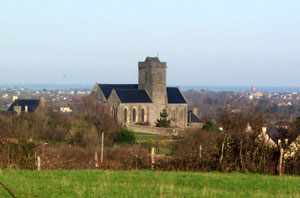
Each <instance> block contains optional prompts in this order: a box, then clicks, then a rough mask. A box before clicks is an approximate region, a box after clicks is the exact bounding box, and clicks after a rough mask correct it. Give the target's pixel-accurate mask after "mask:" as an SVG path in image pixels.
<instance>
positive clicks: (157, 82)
mask: <svg viewBox="0 0 300 198" xmlns="http://www.w3.org/2000/svg"><path fill="white" fill-rule="evenodd" d="M166 69H167V63H166V62H160V60H159V59H158V57H147V58H146V60H145V61H144V62H139V63H138V70H139V72H138V75H139V76H138V77H139V78H138V84H99V83H96V85H95V86H94V88H93V90H92V93H91V95H92V96H93V97H94V98H96V99H97V100H98V101H100V102H102V103H105V104H107V105H109V107H110V109H111V114H112V116H113V117H114V118H115V119H117V120H118V121H119V122H120V123H122V124H124V125H133V124H148V125H152V126H154V125H155V124H156V121H157V119H159V118H160V113H161V112H162V111H163V110H166V111H167V113H168V117H169V119H170V120H171V125H172V126H174V127H181V128H183V127H186V126H187V118H188V116H187V114H188V105H187V101H186V99H185V98H184V96H183V94H182V93H181V91H180V90H179V89H178V87H167V86H166Z"/></svg>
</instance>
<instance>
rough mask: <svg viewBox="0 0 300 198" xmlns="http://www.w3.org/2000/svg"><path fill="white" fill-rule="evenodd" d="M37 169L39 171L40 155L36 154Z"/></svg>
mask: <svg viewBox="0 0 300 198" xmlns="http://www.w3.org/2000/svg"><path fill="white" fill-rule="evenodd" d="M37 170H38V171H40V170H41V157H40V156H37Z"/></svg>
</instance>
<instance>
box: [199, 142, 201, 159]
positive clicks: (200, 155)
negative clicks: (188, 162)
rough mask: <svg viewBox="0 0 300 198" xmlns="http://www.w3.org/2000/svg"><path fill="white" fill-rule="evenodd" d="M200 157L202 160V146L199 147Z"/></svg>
mask: <svg viewBox="0 0 300 198" xmlns="http://www.w3.org/2000/svg"><path fill="white" fill-rule="evenodd" d="M199 157H200V159H201V158H202V146H201V145H200V146H199Z"/></svg>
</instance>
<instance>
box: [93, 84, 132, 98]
mask: <svg viewBox="0 0 300 198" xmlns="http://www.w3.org/2000/svg"><path fill="white" fill-rule="evenodd" d="M98 85H99V87H100V89H101V90H102V92H103V94H104V96H105V98H106V99H108V97H109V95H110V92H111V91H112V90H113V89H127V90H129V89H138V85H137V84H98Z"/></svg>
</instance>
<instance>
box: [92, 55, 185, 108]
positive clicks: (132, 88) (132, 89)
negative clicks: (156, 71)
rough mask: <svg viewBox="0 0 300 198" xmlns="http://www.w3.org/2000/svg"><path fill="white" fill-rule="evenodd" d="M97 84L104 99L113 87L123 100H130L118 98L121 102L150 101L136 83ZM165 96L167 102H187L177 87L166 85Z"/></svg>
mask: <svg viewBox="0 0 300 198" xmlns="http://www.w3.org/2000/svg"><path fill="white" fill-rule="evenodd" d="M147 58H148V57H147ZM98 85H99V87H100V89H101V90H102V92H103V94H104V96H105V98H106V99H108V97H109V95H110V93H111V91H112V90H113V89H115V90H116V91H117V90H118V93H119V94H120V96H119V97H122V98H123V99H124V101H130V102H123V100H122V99H121V98H120V99H121V102H123V103H134V102H133V101H141V102H142V103H143V102H145V101H146V102H149V100H150V102H152V100H151V98H150V96H149V95H148V93H147V92H146V91H145V90H140V89H138V85H137V84H98ZM126 92H127V93H126ZM118 93H117V94H118ZM130 94H132V95H130ZM167 96H168V103H169V104H186V103H187V102H186V100H185V99H184V97H183V95H182V93H181V92H180V90H179V89H178V87H167ZM134 97H137V98H136V99H133V98H134ZM148 99H149V100H148ZM136 103H139V102H136Z"/></svg>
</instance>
